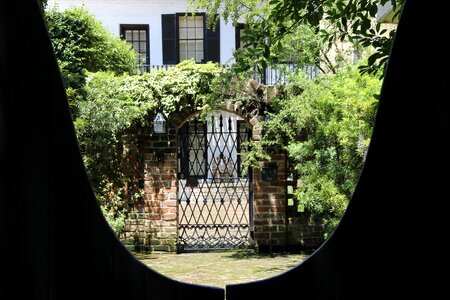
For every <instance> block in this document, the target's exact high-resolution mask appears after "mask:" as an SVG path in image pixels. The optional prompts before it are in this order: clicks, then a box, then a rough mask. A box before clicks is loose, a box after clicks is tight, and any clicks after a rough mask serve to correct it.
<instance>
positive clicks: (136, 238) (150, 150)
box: [124, 124, 177, 251]
mask: <svg viewBox="0 0 450 300" xmlns="http://www.w3.org/2000/svg"><path fill="white" fill-rule="evenodd" d="M147 136H148V138H147V139H146V140H145V142H144V149H143V152H144V190H145V194H144V198H143V199H142V200H141V201H139V202H136V203H135V205H134V207H132V208H131V212H130V215H129V218H128V220H127V224H126V228H125V234H124V243H125V244H126V245H129V246H130V247H131V248H132V249H134V250H145V251H175V250H176V239H177V180H176V177H177V141H176V128H174V127H173V126H171V125H170V124H169V128H168V130H167V134H154V133H148V134H147ZM158 151H162V154H161V157H162V160H161V159H160V158H158V156H159V155H158Z"/></svg>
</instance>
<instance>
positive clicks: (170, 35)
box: [161, 14, 178, 65]
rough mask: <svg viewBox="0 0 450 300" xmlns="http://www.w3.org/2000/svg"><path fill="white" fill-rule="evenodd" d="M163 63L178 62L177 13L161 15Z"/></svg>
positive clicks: (171, 63)
mask: <svg viewBox="0 0 450 300" xmlns="http://www.w3.org/2000/svg"><path fill="white" fill-rule="evenodd" d="M161 19H162V47H163V64H165V65H173V64H177V63H178V55H177V23H176V16H175V14H171V15H161Z"/></svg>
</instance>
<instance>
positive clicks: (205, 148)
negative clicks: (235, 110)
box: [178, 113, 253, 251]
mask: <svg viewBox="0 0 450 300" xmlns="http://www.w3.org/2000/svg"><path fill="white" fill-rule="evenodd" d="M178 138H179V145H180V147H179V155H178V178H179V179H178V250H179V251H199V250H213V249H232V248H243V247H250V246H251V245H252V240H251V239H252V231H253V211H252V191H253V187H252V180H251V177H252V176H251V170H249V171H248V172H247V173H245V172H243V171H242V166H241V161H242V158H243V157H244V156H245V152H246V151H247V148H246V146H245V143H244V142H246V141H248V140H249V139H250V138H251V130H250V128H249V127H248V125H247V123H246V122H244V121H243V120H242V119H240V118H239V117H237V116H231V114H229V115H225V117H224V116H223V115H222V114H217V113H216V114H213V115H210V116H209V117H207V119H206V121H200V120H199V119H194V120H191V121H190V122H187V123H186V124H185V125H184V126H183V127H182V128H181V129H180V131H179V135H178Z"/></svg>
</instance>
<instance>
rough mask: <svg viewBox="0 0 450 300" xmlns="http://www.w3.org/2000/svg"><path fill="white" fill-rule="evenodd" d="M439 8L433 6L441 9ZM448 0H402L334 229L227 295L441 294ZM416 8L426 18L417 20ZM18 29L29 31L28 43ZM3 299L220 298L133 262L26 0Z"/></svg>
mask: <svg viewBox="0 0 450 300" xmlns="http://www.w3.org/2000/svg"><path fill="white" fill-rule="evenodd" d="M437 6H439V7H437ZM446 6H448V4H447V5H445V4H443V3H441V2H439V3H438V2H437V1H407V3H406V6H405V8H404V11H403V14H402V17H401V21H400V25H399V29H398V34H397V37H396V40H395V43H394V47H393V50H392V58H391V61H390V64H389V67H388V70H387V74H386V79H385V83H384V85H383V89H382V95H381V101H380V106H379V111H378V115H377V120H376V125H375V128H374V134H373V139H372V143H371V146H370V150H369V154H368V157H367V163H366V165H365V167H364V170H363V172H362V175H361V179H360V181H359V183H358V186H357V188H356V191H355V194H354V196H353V199H352V201H351V204H350V206H349V208H348V210H347V213H346V214H345V216H344V218H343V220H342V222H341V224H340V225H339V227H338V229H337V230H336V232H335V233H334V234H333V235H332V237H331V238H330V239H329V240H328V241H327V242H326V243H325V244H324V245H322V247H321V248H320V249H318V250H317V251H316V252H315V253H314V254H313V255H312V256H311V257H310V258H309V259H308V260H307V261H305V262H304V263H303V264H302V265H300V266H299V267H297V268H295V269H293V270H291V271H289V272H287V273H285V274H282V275H280V276H277V277H275V278H271V279H268V280H265V281H261V282H255V283H250V284H242V285H233V286H229V287H228V288H227V299H228V300H236V299H258V300H260V299H287V298H295V299H345V300H348V299H407V298H409V297H411V296H416V297H420V296H422V298H423V299H434V298H437V295H441V294H444V295H445V294H446V292H447V291H446V284H443V282H442V278H443V277H441V275H437V272H436V270H437V269H441V270H443V271H446V269H445V268H444V263H445V261H446V256H445V257H444V256H443V255H444V254H445V255H448V253H446V250H447V249H446V247H445V246H443V245H442V242H441V241H443V240H445V239H446V234H447V228H448V222H447V221H446V220H447V219H448V217H447V210H445V209H444V208H443V207H444V205H445V204H446V203H445V202H446V199H448V195H447V193H448V192H447V190H448V188H447V186H448V184H449V181H450V175H449V172H448V170H449V167H450V155H449V154H450V100H449V98H450V97H449V92H448V83H449V82H450V78H449V70H450V68H449V67H450V66H449V60H448V51H447V49H448V48H447V47H446V46H445V45H444V44H445V42H446V36H447V35H448V28H449V26H448V24H447V20H448V16H447V12H448V10H447V9H446V8H447V7H446ZM424 14H426V16H427V18H425V17H424ZM24 33H26V34H25V37H24V35H23V34H24ZM0 179H1V181H0V202H1V206H0V272H1V274H2V275H3V276H2V277H3V279H2V280H1V281H0V299H64V300H66V299H111V300H112V299H114V300H115V299H117V300H118V299H205V300H206V299H208V300H214V299H223V298H224V293H223V290H221V289H216V288H210V287H201V286H195V285H189V284H184V283H179V282H176V281H174V280H171V279H169V278H166V277H164V276H162V275H159V274H158V273H156V272H153V271H152V270H150V269H148V268H147V267H145V266H144V265H143V264H141V263H139V262H138V261H137V260H136V259H135V258H134V257H133V256H132V255H131V254H130V253H128V252H127V251H126V250H125V248H123V247H122V245H121V244H120V243H119V241H118V240H117V239H116V238H115V237H114V235H113V233H112V232H111V230H110V229H109V227H108V225H107V224H106V222H105V221H104V219H103V217H102V216H101V212H100V210H99V208H98V206H97V204H96V202H95V198H94V196H93V194H92V191H91V188H90V186H89V182H88V179H87V177H86V174H85V170H84V167H83V164H82V161H81V158H80V154H79V150H78V145H77V142H76V139H75V134H74V129H73V126H72V123H71V119H70V115H69V111H68V107H67V103H66V100H65V93H64V89H63V84H62V82H61V79H60V75H59V73H58V67H57V65H56V61H55V58H54V56H53V54H52V51H51V46H50V41H49V39H48V36H47V34H46V29H45V26H44V23H43V19H42V16H41V14H40V13H39V9H38V6H37V4H36V1H31V0H17V1H5V2H4V3H2V8H1V9H0Z"/></svg>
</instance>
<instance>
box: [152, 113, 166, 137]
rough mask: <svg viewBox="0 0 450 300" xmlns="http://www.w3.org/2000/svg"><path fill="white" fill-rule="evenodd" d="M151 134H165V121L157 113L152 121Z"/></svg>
mask: <svg viewBox="0 0 450 300" xmlns="http://www.w3.org/2000/svg"><path fill="white" fill-rule="evenodd" d="M153 132H155V133H166V119H165V118H164V116H163V115H162V114H161V113H157V114H156V117H155V119H154V120H153Z"/></svg>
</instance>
